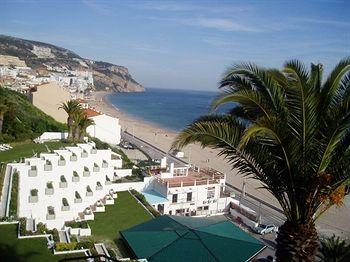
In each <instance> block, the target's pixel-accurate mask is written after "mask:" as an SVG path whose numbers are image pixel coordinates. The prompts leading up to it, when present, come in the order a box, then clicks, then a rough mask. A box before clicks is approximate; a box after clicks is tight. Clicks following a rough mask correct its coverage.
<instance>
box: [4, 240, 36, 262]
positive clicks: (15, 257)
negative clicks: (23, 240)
mask: <svg viewBox="0 0 350 262" xmlns="http://www.w3.org/2000/svg"><path fill="white" fill-rule="evenodd" d="M38 254H39V253H38V252H35V251H31V252H27V253H25V254H18V253H17V247H16V246H10V245H7V244H0V260H1V261H11V262H24V261H28V259H30V258H31V257H33V256H35V255H38Z"/></svg>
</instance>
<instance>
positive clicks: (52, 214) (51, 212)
mask: <svg viewBox="0 0 350 262" xmlns="http://www.w3.org/2000/svg"><path fill="white" fill-rule="evenodd" d="M54 219H56V215H55V210H54V208H53V207H48V208H47V214H46V220H54Z"/></svg>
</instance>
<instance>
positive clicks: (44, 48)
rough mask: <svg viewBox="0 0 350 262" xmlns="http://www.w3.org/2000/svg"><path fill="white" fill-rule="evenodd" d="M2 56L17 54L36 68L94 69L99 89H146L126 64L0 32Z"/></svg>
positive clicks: (0, 53)
mask: <svg viewBox="0 0 350 262" xmlns="http://www.w3.org/2000/svg"><path fill="white" fill-rule="evenodd" d="M0 55H9V56H15V57H18V58H19V59H20V60H23V61H25V63H26V64H27V66H29V67H31V68H33V69H34V70H40V69H42V68H45V67H47V66H50V67H66V68H67V69H69V70H78V69H81V70H91V71H92V73H93V78H94V85H95V89H96V90H106V88H109V89H111V90H113V91H115V92H143V91H144V87H143V86H142V85H141V84H139V83H138V82H137V81H136V80H135V79H134V78H133V77H132V76H131V75H130V73H129V71H128V69H127V68H126V67H124V66H119V65H114V64H111V63H106V62H102V61H93V60H90V59H86V58H82V57H80V56H79V55H77V54H76V53H74V52H72V51H70V50H68V49H65V48H62V47H58V46H55V45H51V44H47V43H42V42H37V41H31V40H25V39H21V38H16V37H11V36H5V35H0Z"/></svg>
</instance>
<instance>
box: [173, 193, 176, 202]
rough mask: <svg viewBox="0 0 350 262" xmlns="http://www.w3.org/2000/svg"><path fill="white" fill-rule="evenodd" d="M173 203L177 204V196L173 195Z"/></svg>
mask: <svg viewBox="0 0 350 262" xmlns="http://www.w3.org/2000/svg"><path fill="white" fill-rule="evenodd" d="M173 203H177V194H174V195H173Z"/></svg>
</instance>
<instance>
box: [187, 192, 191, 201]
mask: <svg viewBox="0 0 350 262" xmlns="http://www.w3.org/2000/svg"><path fill="white" fill-rule="evenodd" d="M191 201H192V192H190V193H187V202H191Z"/></svg>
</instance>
